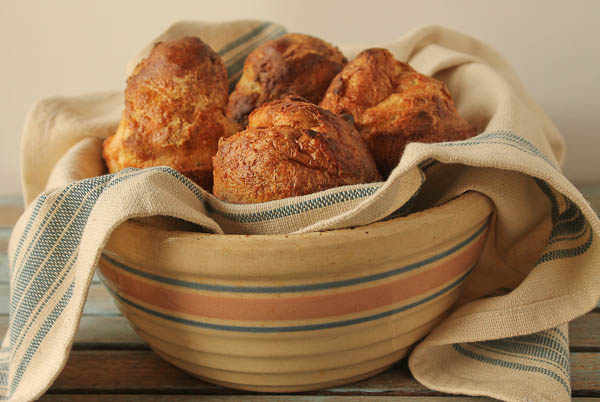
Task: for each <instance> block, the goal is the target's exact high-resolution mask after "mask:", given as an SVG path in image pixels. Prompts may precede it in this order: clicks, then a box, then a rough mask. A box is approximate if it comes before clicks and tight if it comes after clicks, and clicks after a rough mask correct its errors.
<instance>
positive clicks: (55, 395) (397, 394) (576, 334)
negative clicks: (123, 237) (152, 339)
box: [0, 184, 600, 402]
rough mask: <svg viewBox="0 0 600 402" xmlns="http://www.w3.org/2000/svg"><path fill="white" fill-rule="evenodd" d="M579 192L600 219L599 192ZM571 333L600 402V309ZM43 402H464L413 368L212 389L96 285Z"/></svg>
mask: <svg viewBox="0 0 600 402" xmlns="http://www.w3.org/2000/svg"><path fill="white" fill-rule="evenodd" d="M579 188H580V190H581V191H582V192H583V193H584V194H585V195H586V197H587V198H588V200H590V202H591V203H592V205H593V206H594V208H595V210H596V212H599V211H600V184H595V185H580V186H579ZM19 204H20V198H18V197H3V198H0V336H1V335H3V334H4V333H5V331H6V327H7V323H8V311H7V310H8V270H7V257H6V247H7V243H8V236H9V235H10V231H11V227H12V225H13V224H14V222H15V221H16V219H17V217H18V216H19V214H20V213H21V207H20V205H19ZM569 329H570V331H569V336H570V343H571V369H572V371H571V386H572V389H573V397H574V400H575V401H580V402H581V401H596V402H600V308H597V309H596V310H594V311H593V312H591V313H589V314H587V315H586V316H584V317H581V318H579V319H577V320H575V321H573V322H572V323H571V324H570V328H569ZM200 395H201V396H202V397H200ZM41 400H42V401H46V402H50V401H57V402H58V401H60V402H70V401H78V402H79V401H81V402H88V401H89V402H91V401H94V402H99V401H108V402H121V401H140V402H158V401H174V402H184V401H196V400H202V401H250V402H258V401H271V402H274V401H291V402H308V401H311V402H317V401H323V402H337V401H383V402H386V401H390V402H391V401H417V402H455V401H462V400H465V397H462V396H458V397H456V396H454V397H453V396H449V395H447V394H442V393H439V392H436V391H432V390H430V389H427V388H426V387H424V386H422V385H421V384H419V383H418V382H416V381H415V380H414V378H413V377H412V376H411V375H410V373H409V371H408V368H407V364H406V360H404V361H401V362H400V363H398V364H397V365H396V366H395V367H393V368H391V369H390V370H388V371H386V372H384V373H382V374H380V375H378V376H376V377H373V378H371V379H368V380H364V381H361V382H359V383H355V384H351V385H347V386H343V387H338V388H332V389H325V390H321V391H315V392H309V393H302V394H296V395H267V394H265V395H263V394H252V393H249V392H244V391H237V390H232V389H226V388H221V387H217V386H214V385H211V384H207V383H205V382H202V381H200V380H198V379H196V378H194V377H191V376H189V375H187V374H185V373H183V372H182V371H180V370H178V369H177V368H175V367H173V366H171V365H170V364H168V363H166V362H165V361H163V360H162V359H161V358H159V357H158V356H157V355H155V354H154V353H153V352H152V351H151V350H150V349H149V348H148V346H147V345H146V343H145V342H144V341H142V340H141V339H140V338H139V337H138V336H137V335H136V334H135V333H134V332H133V331H132V330H131V328H130V327H129V324H128V323H127V321H126V320H125V318H123V317H122V316H121V314H120V313H119V311H118V310H117V308H116V307H115V305H114V304H113V302H112V299H111V297H110V296H109V295H108V293H107V292H106V290H105V289H104V287H103V285H102V284H101V283H100V282H99V281H98V279H97V278H94V281H93V283H92V285H91V289H90V293H89V297H88V301H87V304H86V306H85V309H84V312H83V318H82V319H81V324H80V327H79V332H78V333H77V336H76V337H75V344H74V345H73V351H72V352H71V356H70V358H69V361H68V363H67V365H66V367H65V369H64V370H63V372H62V373H61V374H60V376H59V377H58V379H57V380H56V382H55V383H54V384H53V385H52V387H51V388H50V390H49V391H48V393H47V394H46V395H44V396H43V397H42V398H41ZM468 400H469V401H485V400H490V399H489V398H469V399H468Z"/></svg>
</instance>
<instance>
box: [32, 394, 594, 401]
mask: <svg viewBox="0 0 600 402" xmlns="http://www.w3.org/2000/svg"><path fill="white" fill-rule="evenodd" d="M131 400H132V395H81V394H80V395H64V394H63V395H52V394H47V395H45V396H43V397H42V398H41V399H40V402H130V401H131ZM199 400H200V401H202V402H230V401H236V402H237V401H240V396H239V395H230V396H210V395H205V396H202V398H200V399H199V398H198V396H193V395H135V401H136V402H171V401H172V402H198V401H199ZM243 401H244V402H275V401H277V402H284V401H287V402H371V401H373V402H374V401H381V402H409V401H411V402H412V401H416V402H463V401H465V397H464V396H422V397H419V398H418V399H415V398H414V397H412V396H408V397H405V396H380V395H375V396H315V395H244V397H243ZM467 401H468V402H493V401H495V399H491V398H486V397H471V398H468V399H467ZM573 401H574V402H598V401H600V399H595V398H574V399H573Z"/></svg>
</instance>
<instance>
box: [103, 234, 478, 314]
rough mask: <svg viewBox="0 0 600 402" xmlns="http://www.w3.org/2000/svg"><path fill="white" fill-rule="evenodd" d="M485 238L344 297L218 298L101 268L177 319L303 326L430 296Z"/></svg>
mask: <svg viewBox="0 0 600 402" xmlns="http://www.w3.org/2000/svg"><path fill="white" fill-rule="evenodd" d="M485 238H486V236H485V233H482V235H480V236H478V237H477V238H476V239H475V240H474V242H473V243H471V244H470V245H469V246H467V247H466V248H464V249H463V250H461V251H460V252H459V253H458V254H456V255H454V256H452V257H449V258H448V259H446V260H444V261H442V262H440V263H438V264H437V265H435V266H433V267H431V268H429V269H427V270H426V271H424V272H421V273H417V274H415V275H411V276H409V277H401V278H398V279H396V280H387V281H381V282H379V283H378V284H376V285H375V286H363V287H361V288H358V289H357V288H356V287H352V288H351V289H350V290H348V291H345V292H344V291H343V290H342V289H343V288H342V289H339V290H338V291H337V292H335V293H326V294H319V292H311V293H312V294H300V295H298V294H294V295H293V296H288V295H274V296H273V297H268V298H265V297H264V295H261V297H248V296H247V295H244V296H241V297H240V296H229V295H228V296H218V295H211V294H201V293H198V292H193V291H189V290H185V289H182V288H177V287H175V286H166V285H164V284H159V283H156V282H153V281H149V280H146V279H143V278H139V277H137V276H135V275H133V274H131V273H127V272H124V271H123V270H120V269H118V268H115V267H113V266H111V265H109V264H106V263H105V262H104V263H102V264H101V265H100V269H101V270H102V273H103V275H104V276H105V277H106V279H107V280H109V281H110V282H112V284H113V286H114V287H115V288H116V290H117V292H118V293H120V294H122V295H124V296H127V297H129V298H134V299H136V300H138V301H141V302H143V303H146V304H149V305H154V306H157V307H159V308H161V309H163V310H167V311H171V312H173V313H182V314H188V315H196V316H200V317H207V318H214V319H223V320H243V321H281V320H286V321H287V320H303V319H311V318H324V317H331V316H340V315H346V314H356V313H359V312H362V311H366V310H372V309H376V308H380V307H384V306H387V305H393V304H396V303H399V302H401V301H403V300H407V299H410V298H413V297H416V296H418V295H421V294H423V293H426V292H428V291H431V290H433V289H435V288H437V287H439V286H441V285H443V284H444V283H446V282H448V281H450V280H451V279H453V278H455V277H457V276H459V275H461V274H463V273H464V272H465V271H467V270H468V269H469V268H470V267H471V266H472V265H473V264H474V263H475V261H476V259H477V258H478V256H479V251H480V250H481V248H482V246H483V243H484V241H485ZM340 290H341V291H340Z"/></svg>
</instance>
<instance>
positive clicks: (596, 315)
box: [569, 311, 600, 352]
mask: <svg viewBox="0 0 600 402" xmlns="http://www.w3.org/2000/svg"><path fill="white" fill-rule="evenodd" d="M569 343H570V345H571V350H572V351H577V352H600V312H598V311H593V312H591V313H588V314H586V315H584V316H583V317H579V318H578V319H576V320H574V321H572V322H571V323H570V324H569Z"/></svg>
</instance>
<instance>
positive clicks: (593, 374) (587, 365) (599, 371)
mask: <svg viewBox="0 0 600 402" xmlns="http://www.w3.org/2000/svg"><path fill="white" fill-rule="evenodd" d="M571 388H572V389H573V393H572V394H573V396H599V397H600V353H572V354H571Z"/></svg>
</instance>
